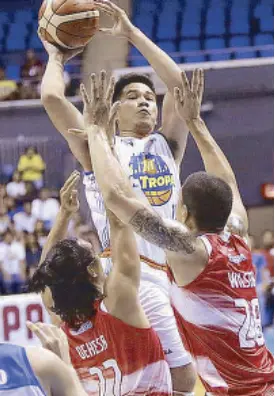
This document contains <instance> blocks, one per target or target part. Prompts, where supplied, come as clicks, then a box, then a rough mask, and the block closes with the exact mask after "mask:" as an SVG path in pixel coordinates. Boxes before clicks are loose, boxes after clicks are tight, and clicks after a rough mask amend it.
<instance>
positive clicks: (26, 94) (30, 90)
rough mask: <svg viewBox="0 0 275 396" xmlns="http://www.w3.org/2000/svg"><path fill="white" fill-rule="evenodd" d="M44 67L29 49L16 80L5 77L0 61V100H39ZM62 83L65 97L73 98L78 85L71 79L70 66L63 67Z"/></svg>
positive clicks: (4, 69) (42, 62) (43, 63)
mask: <svg viewBox="0 0 275 396" xmlns="http://www.w3.org/2000/svg"><path fill="white" fill-rule="evenodd" d="M45 67H46V65H45V62H44V61H42V60H41V59H40V57H39V56H38V55H37V54H36V53H35V52H34V51H33V50H32V49H29V50H28V51H27V52H26V55H25V59H24V62H23V63H22V66H21V67H20V71H19V75H18V78H11V77H9V76H7V73H6V66H5V64H4V63H3V62H1V60H0V100H1V101H5V100H18V99H39V98H40V91H41V80H42V76H43V74H44V71H45ZM64 81H65V85H66V95H68V96H74V95H75V94H76V89H75V87H76V86H78V85H79V84H78V83H77V85H76V84H75V83H74V81H73V80H72V78H71V75H70V65H69V66H67V65H66V66H65V71H64Z"/></svg>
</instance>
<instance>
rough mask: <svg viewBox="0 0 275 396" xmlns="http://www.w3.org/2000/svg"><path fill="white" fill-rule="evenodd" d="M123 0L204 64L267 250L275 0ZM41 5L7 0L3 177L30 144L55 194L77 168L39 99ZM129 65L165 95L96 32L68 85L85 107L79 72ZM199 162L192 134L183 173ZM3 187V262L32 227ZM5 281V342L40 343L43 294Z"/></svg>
mask: <svg viewBox="0 0 275 396" xmlns="http://www.w3.org/2000/svg"><path fill="white" fill-rule="evenodd" d="M116 3H117V4H118V5H119V6H121V7H122V8H124V9H125V10H126V11H127V13H128V14H129V15H131V18H132V20H133V22H134V23H135V24H136V25H137V26H139V27H140V28H141V29H142V30H143V31H144V32H145V33H146V34H147V35H148V36H149V37H150V38H152V39H153V40H154V41H155V42H156V43H157V44H158V45H159V46H160V47H161V48H163V49H164V50H165V51H166V52H168V53H169V54H171V56H172V57H173V58H174V59H175V60H176V61H177V63H179V64H180V65H181V67H182V68H183V69H185V70H188V71H191V70H193V68H194V67H195V66H198V63H199V64H200V67H202V68H204V69H205V76H206V87H205V96H204V105H203V117H204V118H205V120H206V122H207V124H208V126H209V128H210V130H211V131H212V133H213V135H214V137H215V138H216V139H217V141H218V143H219V144H220V145H221V147H222V149H223V150H224V152H225V153H226V155H227V156H228V158H229V160H230V162H231V164H232V167H233V169H234V171H235V173H236V177H237V180H238V183H239V187H240V190H241V193H242V196H243V199H244V202H245V205H246V207H247V209H248V214H249V221H250V234H251V235H252V236H253V237H254V238H255V251H254V253H255V257H258V256H257V255H260V256H261V255H262V256H263V255H264V253H265V252H264V246H263V242H262V235H263V233H264V232H265V231H271V232H273V229H274V223H273V213H274V211H273V199H274V186H273V126H274V125H273V116H274V114H273V108H274V107H273V63H274V62H273V48H274V47H273V44H274V43H273V32H274V27H273V12H274V8H273V7H274V6H273V2H271V1H270V0H241V1H239V0H177V1H175V0H133V1H130V0H117V1H116ZM40 5H41V3H40V1H36V0H32V1H27V0H25V1H22V0H21V1H17V0H6V1H5V0H4V1H3V0H0V50H1V55H0V69H1V76H0V89H1V87H3V86H6V84H8V85H9V84H10V85H13V84H14V85H15V86H16V89H15V90H14V91H13V93H12V95H10V96H9V97H7V98H6V100H4V101H2V102H0V183H1V184H2V185H4V184H5V185H6V184H7V183H8V182H9V180H10V178H11V177H12V174H13V172H14V171H15V170H16V168H17V166H18V160H19V158H20V156H21V155H22V154H23V152H24V150H25V148H26V147H28V146H35V147H36V148H37V150H38V153H39V154H40V155H41V157H42V158H43V160H44V162H45V164H46V169H45V173H44V177H43V179H44V185H45V186H46V187H48V188H49V189H50V190H51V193H52V195H53V196H54V197H57V191H58V189H59V188H60V187H61V186H62V183H63V182H64V180H65V178H66V176H68V175H69V173H70V172H71V170H73V169H75V168H77V169H80V168H79V165H78V164H77V163H76V161H75V160H74V158H73V157H72V155H71V154H70V152H69V150H68V148H67V146H66V143H65V141H64V140H63V138H62V137H61V136H60V135H59V134H58V133H57V131H56V130H55V129H54V127H53V126H52V124H51V122H50V120H49V119H48V117H47V115H46V113H45V111H44V109H43V107H42V106H41V103H40V100H39V82H40V80H41V74H42V72H43V67H44V63H45V61H46V59H47V57H46V54H45V51H44V50H43V48H42V45H41V43H40V41H39V39H38V37H37V34H36V29H37V13H38V9H39V7H40ZM101 24H102V25H106V24H107V25H109V24H110V21H109V20H108V18H107V17H102V21H101ZM28 49H33V50H34V51H35V53H36V57H37V59H39V60H40V61H41V65H42V66H41V70H40V72H39V73H36V72H34V73H32V72H31V71H30V74H29V76H26V75H24V76H23V74H22V69H21V67H22V65H23V64H24V61H25V53H26V51H27V50H28ZM129 67H130V68H131V70H132V71H134V70H135V69H133V68H134V67H136V71H138V72H143V73H146V74H148V75H150V76H151V77H152V78H153V80H154V82H155V84H156V87H157V93H158V101H159V103H161V101H162V99H163V94H164V87H163V85H162V83H161V82H160V81H159V80H158V78H157V76H156V75H155V73H154V71H153V70H152V69H151V68H150V67H149V66H148V64H147V62H146V60H145V59H144V58H143V57H142V56H140V54H139V53H137V51H136V50H135V49H133V48H132V47H131V46H129V44H128V42H127V41H126V40H124V39H117V38H111V37H105V36H102V35H97V36H96V37H94V38H93V40H92V41H91V42H90V44H89V45H88V47H87V48H86V50H85V52H84V53H83V55H82V56H80V57H78V58H77V59H74V60H73V61H71V62H70V63H69V65H68V66H67V67H66V72H67V78H68V81H69V82H68V94H70V96H72V101H73V102H74V103H75V104H76V105H77V106H78V107H79V108H81V102H80V98H79V96H78V87H79V82H80V81H81V80H83V81H84V82H86V83H87V81H88V78H89V75H90V73H91V72H99V71H100V70H101V69H103V68H104V69H106V70H107V71H108V72H109V73H114V74H115V75H116V76H119V75H121V74H123V73H126V72H128V71H129V70H128V68H129ZM30 70H31V69H30ZM22 76H23V78H22ZM30 85H31V89H29V86H30ZM201 169H203V165H202V161H201V159H200V155H199V153H198V151H197V149H196V147H195V144H194V142H193V141H192V139H191V137H190V138H189V141H188V146H187V150H186V155H185V157H184V161H183V163H182V166H181V177H182V181H184V179H185V177H186V176H188V175H189V174H190V173H191V172H193V171H197V170H201ZM3 189H4V188H3V187H2V189H1V191H3ZM5 194H6V193H0V200H1V201H0V209H2V211H1V212H0V227H1V228H0V238H1V240H2V242H1V241H0V261H1V244H3V243H5V242H4V239H5V233H6V231H7V230H8V229H9V228H10V229H11V230H12V233H13V238H14V240H15V241H17V242H19V243H21V244H22V246H23V247H24V246H25V245H26V235H24V233H22V232H21V231H22V230H18V229H16V227H14V224H13V223H14V222H13V216H14V212H13V211H16V212H18V211H20V210H22V202H20V200H19V201H18V200H17V201H16V208H14V207H10V208H7V207H6V206H7V203H8V201H7V197H6V196H5ZM5 216H8V217H9V219H10V222H9V225H8V227H6V228H5V226H3V224H4V223H5V219H4V218H5ZM81 216H82V220H81V224H80V226H81V227H82V232H83V233H84V234H85V235H86V234H90V235H89V237H91V234H92V231H90V229H92V224H91V220H90V216H89V211H88V208H87V206H86V203H85V199H84V197H83V191H82V192H81ZM3 219H4V220H3ZM1 222H2V226H1ZM85 225H86V228H85ZM83 227H84V228H83ZM83 230H84V231H83ZM75 232H77V230H75ZM269 254H270V255H273V249H269ZM265 268H266V272H265V273H268V276H269V278H268V280H267V281H265V282H268V283H267V284H266V283H264V281H261V279H260V281H259V284H258V288H259V293H263V296H264V297H265V298H266V295H265V291H266V290H267V289H268V290H269V292H270V290H271V293H273V286H272V285H273V283H272V282H273V269H270V264H269V267H268V263H265V264H264V269H265ZM262 270H263V268H262V267H261V269H260V271H262ZM260 278H261V277H260ZM1 290H2V292H1V293H2V294H3V296H1V297H0V318H1V319H0V341H5V342H7V341H9V342H16V343H20V344H30V343H35V342H36V340H34V339H33V338H32V336H31V334H30V333H29V332H28V330H27V329H26V326H25V320H26V319H32V320H37V319H40V320H47V316H46V314H45V312H44V310H43V308H42V307H41V303H40V300H39V297H37V296H33V295H27V294H22V295H20V296H19V295H16V296H15V295H4V294H8V292H7V290H5V287H4V286H3V285H2V287H1ZM272 295H273V294H272ZM263 304H265V302H263ZM263 310H265V307H263ZM264 314H265V313H264ZM268 315H270V313H269V314H268ZM265 334H266V339H267V343H268V345H269V346H270V348H271V345H272V344H273V316H272V318H271V319H269V322H268V323H267V325H266V331H265ZM197 394H198V395H199V391H198V393H197Z"/></svg>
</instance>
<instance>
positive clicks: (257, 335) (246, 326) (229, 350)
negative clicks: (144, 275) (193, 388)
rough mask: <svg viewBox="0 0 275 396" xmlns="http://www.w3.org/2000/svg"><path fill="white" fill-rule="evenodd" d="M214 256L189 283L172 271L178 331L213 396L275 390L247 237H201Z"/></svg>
mask: <svg viewBox="0 0 275 396" xmlns="http://www.w3.org/2000/svg"><path fill="white" fill-rule="evenodd" d="M200 238H201V239H202V241H203V242H204V244H205V246H206V249H207V251H208V253H209V261H208V264H207V265H206V267H205V269H204V270H203V271H202V272H201V273H200V275H199V276H198V277H197V278H196V279H195V280H194V281H193V282H191V283H190V284H189V285H187V286H185V287H179V286H177V285H176V283H175V281H174V278H173V275H172V273H171V277H172V286H171V299H172V304H173V307H174V309H175V313H176V319H177V322H178V327H179V331H180V333H181V336H182V339H183V342H184V344H185V346H186V348H187V349H188V350H189V351H190V353H191V355H192V356H193V358H194V359H195V363H196V368H197V371H198V373H199V376H200V378H201V380H202V382H203V385H204V386H205V388H206V390H207V391H208V392H211V393H210V394H211V395H232V396H233V395H234V396H244V395H245V396H252V395H253V396H256V395H257V396H267V395H271V394H272V395H273V363H274V362H273V357H272V355H271V354H270V352H269V351H268V350H267V348H266V347H265V341H264V336H263V332H262V326H261V318H260V311H259V302H258V298H257V293H256V289H255V285H256V282H255V269H254V266H253V264H252V257H251V252H250V250H249V248H248V246H247V244H246V243H245V241H244V240H243V239H241V238H240V237H238V236H235V235H231V234H228V233H224V234H221V235H217V234H208V235H204V236H202V237H200Z"/></svg>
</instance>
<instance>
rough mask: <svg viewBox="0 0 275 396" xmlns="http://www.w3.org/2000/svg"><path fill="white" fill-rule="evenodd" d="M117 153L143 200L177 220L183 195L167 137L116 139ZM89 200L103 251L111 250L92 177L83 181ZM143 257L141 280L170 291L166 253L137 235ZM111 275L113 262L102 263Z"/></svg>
mask: <svg viewBox="0 0 275 396" xmlns="http://www.w3.org/2000/svg"><path fill="white" fill-rule="evenodd" d="M115 150H116V153H117V157H118V159H119V161H120V164H121V166H122V168H123V170H124V171H125V173H126V175H127V176H128V178H129V180H130V182H131V184H132V187H133V189H134V191H135V193H136V194H137V196H138V197H139V199H140V200H144V201H145V202H146V203H147V202H149V203H150V205H151V206H152V207H153V208H154V210H155V211H156V212H157V213H158V214H159V215H160V216H161V217H162V218H166V219H170V220H175V215H176V206H177V203H178V198H179V192H180V180H179V168H178V166H177V165H176V163H175V160H174V157H173V154H172V152H171V150H170V147H169V145H168V143H167V141H166V139H165V137H164V136H163V135H161V134H159V133H153V134H151V135H150V136H148V137H146V138H143V139H137V138H133V137H119V136H116V140H115ZM84 185H85V191H86V198H87V202H88V205H89V207H90V209H91V215H92V219H93V222H94V225H95V227H96V229H97V233H98V236H99V239H100V241H101V244H102V247H103V249H104V250H105V249H108V248H109V247H110V229H109V222H108V218H107V215H106V211H105V207H104V202H103V197H102V195H101V192H100V189H99V186H98V184H97V182H96V180H95V176H94V174H93V173H91V174H86V175H85V177H84ZM136 240H137V245H138V250H139V254H140V256H141V263H142V264H141V265H142V267H141V273H142V279H145V280H150V281H153V282H154V283H156V284H158V285H159V286H163V287H165V288H167V287H168V284H167V275H166V274H165V273H164V272H163V271H159V268H161V267H163V269H165V265H166V254H165V252H164V250H163V249H161V248H159V247H158V246H156V245H153V244H151V243H149V242H148V241H146V240H145V239H143V238H142V237H140V236H139V235H136ZM102 262H103V265H104V267H105V268H104V269H105V271H106V272H107V273H108V272H109V270H110V268H111V259H108V258H104V259H103V260H102Z"/></svg>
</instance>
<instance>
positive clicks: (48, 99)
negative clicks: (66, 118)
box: [41, 89, 64, 109]
mask: <svg viewBox="0 0 275 396" xmlns="http://www.w3.org/2000/svg"><path fill="white" fill-rule="evenodd" d="M63 100H64V95H60V94H59V93H57V92H54V91H52V90H47V89H44V90H42V91H41V102H42V104H43V106H44V107H45V108H46V109H47V108H50V107H52V106H55V107H56V106H57V105H58V103H61V102H62V101H63Z"/></svg>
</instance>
